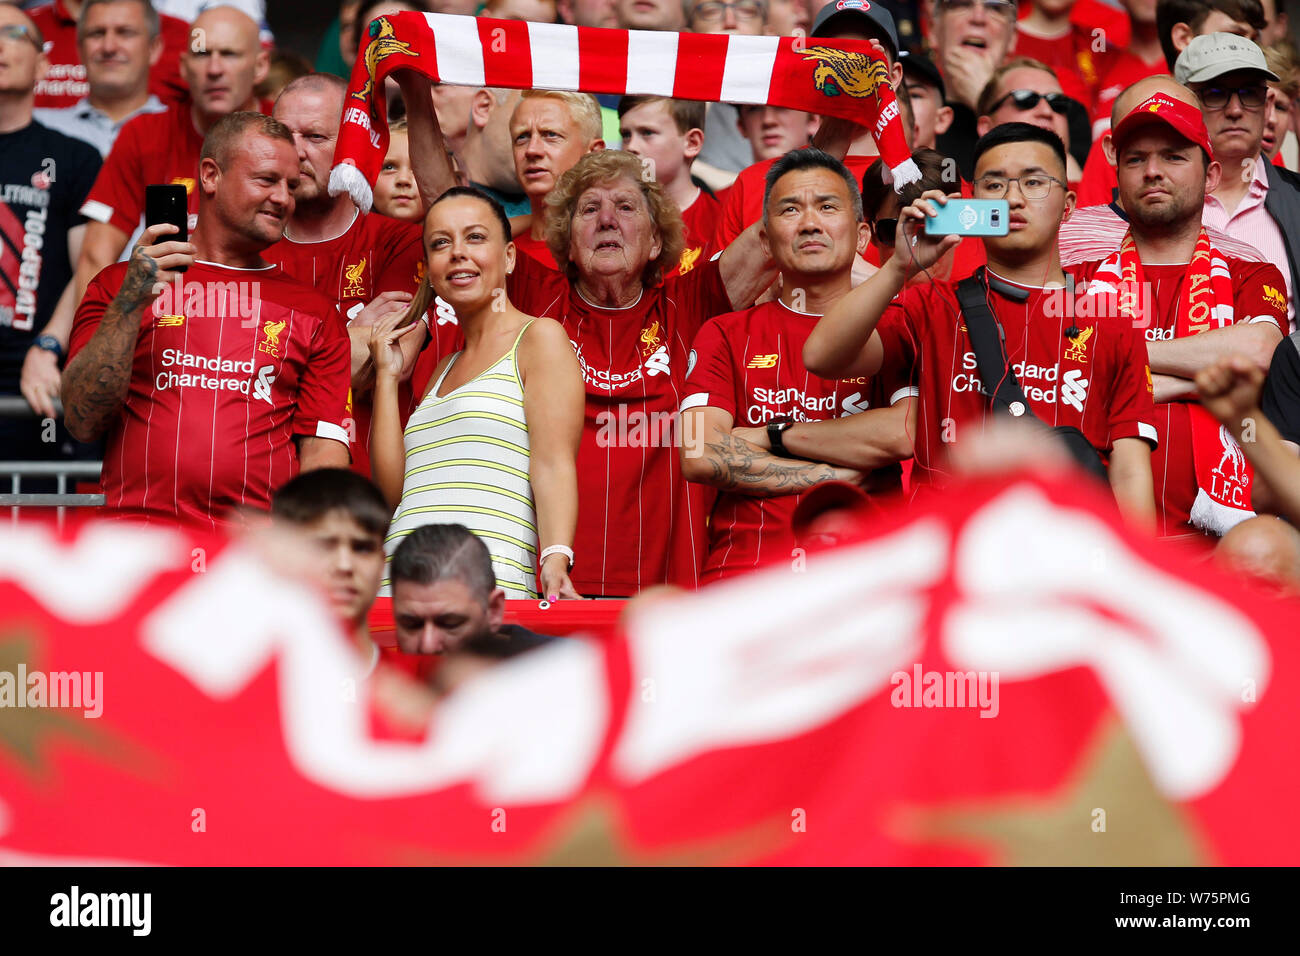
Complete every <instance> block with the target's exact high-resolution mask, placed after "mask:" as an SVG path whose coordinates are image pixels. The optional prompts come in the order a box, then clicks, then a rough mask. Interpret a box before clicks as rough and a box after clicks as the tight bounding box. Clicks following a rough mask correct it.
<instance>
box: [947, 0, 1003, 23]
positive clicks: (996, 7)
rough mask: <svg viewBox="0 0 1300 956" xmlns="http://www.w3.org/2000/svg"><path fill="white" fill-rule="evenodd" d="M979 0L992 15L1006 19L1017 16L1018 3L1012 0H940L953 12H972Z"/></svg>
mask: <svg viewBox="0 0 1300 956" xmlns="http://www.w3.org/2000/svg"><path fill="white" fill-rule="evenodd" d="M977 2H979V6H981V7H983V8H984V12H985V13H987V14H989V15H990V16H995V17H1002V18H1003V19H1004V20H1014V19H1015V18H1016V5H1015V3H1014V2H1012V0H939V6H940V7H941V8H942V9H944V10H948V11H951V12H952V13H970V12H971V11H972V10H974V9H975V6H976V3H977Z"/></svg>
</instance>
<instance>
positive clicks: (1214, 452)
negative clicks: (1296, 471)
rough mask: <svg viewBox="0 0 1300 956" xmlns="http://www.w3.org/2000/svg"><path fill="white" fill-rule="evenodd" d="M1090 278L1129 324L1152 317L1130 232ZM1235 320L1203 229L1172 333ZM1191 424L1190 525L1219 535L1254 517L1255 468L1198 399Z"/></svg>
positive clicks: (1141, 324)
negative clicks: (1146, 311) (1111, 291)
mask: <svg viewBox="0 0 1300 956" xmlns="http://www.w3.org/2000/svg"><path fill="white" fill-rule="evenodd" d="M1095 280H1101V281H1102V282H1107V283H1113V284H1114V286H1115V290H1116V293H1117V296H1118V308H1117V314H1118V315H1119V316H1120V318H1121V319H1122V320H1125V321H1130V322H1132V323H1133V325H1134V327H1135V328H1151V327H1152V326H1153V325H1154V324H1155V317H1154V316H1152V315H1142V311H1143V304H1142V303H1150V305H1149V306H1148V307H1149V308H1150V309H1152V310H1154V308H1155V304H1154V303H1155V296H1154V295H1148V294H1145V292H1146V290H1145V280H1144V279H1143V275H1142V259H1141V257H1140V256H1139V255H1138V251H1137V244H1136V243H1135V242H1134V241H1133V233H1132V231H1129V232H1127V233H1125V234H1124V241H1123V242H1122V243H1121V244H1120V247H1119V251H1118V252H1116V253H1115V254H1114V255H1112V256H1111V257H1110V258H1109V259H1107V260H1106V261H1105V262H1103V263H1102V264H1101V266H1100V267H1098V269H1097V272H1096V276H1095ZM1235 321H1236V310H1235V307H1234V306H1233V297H1232V275H1231V273H1230V272H1229V271H1228V263H1227V260H1225V259H1224V258H1223V256H1222V255H1220V254H1219V251H1218V250H1217V249H1215V248H1214V246H1213V245H1211V243H1210V237H1209V235H1208V234H1207V233H1206V231H1205V228H1204V227H1201V234H1200V236H1199V237H1197V240H1196V251H1195V252H1194V253H1193V254H1192V261H1191V262H1190V263H1189V264H1188V266H1187V274H1186V276H1185V277H1184V278H1183V282H1182V289H1181V291H1180V292H1179V300H1178V316H1177V320H1176V323H1175V326H1174V338H1179V339H1181V338H1186V337H1187V336H1189V335H1199V334H1200V333H1202V332H1208V331H1209V330H1211V329H1224V328H1227V327H1228V326H1230V325H1232V324H1233V322H1235ZM1187 410H1188V412H1189V413H1190V415H1191V425H1192V429H1191V430H1192V461H1193V465H1194V466H1195V470H1196V484H1197V491H1196V501H1195V503H1194V504H1193V505H1192V509H1191V521H1192V524H1193V525H1195V526H1196V527H1198V528H1201V529H1203V530H1206V531H1212V532H1214V533H1215V534H1225V533H1226V532H1227V531H1229V530H1230V529H1231V528H1232V526H1233V525H1235V524H1237V523H1239V522H1241V521H1244V520H1245V519H1247V518H1250V517H1253V516H1254V511H1252V510H1251V508H1250V488H1251V483H1252V482H1253V481H1254V475H1255V471H1254V469H1253V468H1252V467H1251V465H1250V463H1249V462H1248V461H1247V460H1246V455H1245V453H1244V452H1242V450H1241V447H1240V446H1239V445H1238V444H1237V442H1236V439H1234V438H1233V437H1232V434H1231V433H1230V432H1229V431H1228V430H1227V429H1226V428H1224V427H1223V426H1222V425H1220V424H1219V423H1218V422H1217V421H1215V419H1214V416H1212V415H1211V414H1210V413H1209V412H1207V411H1206V410H1205V409H1204V408H1203V407H1201V405H1200V404H1199V403H1196V402H1191V403H1189V404H1188V408H1187Z"/></svg>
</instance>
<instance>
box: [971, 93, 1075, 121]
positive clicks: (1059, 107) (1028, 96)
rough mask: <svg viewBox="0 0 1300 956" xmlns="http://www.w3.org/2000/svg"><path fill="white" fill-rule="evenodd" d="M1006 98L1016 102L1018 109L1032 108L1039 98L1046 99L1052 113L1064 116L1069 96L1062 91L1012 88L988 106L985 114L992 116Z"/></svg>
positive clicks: (1068, 103) (1068, 105) (1068, 104)
mask: <svg viewBox="0 0 1300 956" xmlns="http://www.w3.org/2000/svg"><path fill="white" fill-rule="evenodd" d="M1007 100H1011V102H1013V103H1015V104H1016V109H1018V110H1032V109H1033V108H1034V107H1035V106H1037V105H1038V101H1039V100H1047V105H1048V106H1050V107H1051V108H1052V112H1053V113H1060V114H1061V115H1062V116H1064V115H1065V114H1066V113H1067V112H1068V111H1069V109H1070V98H1069V97H1068V96H1066V95H1065V94H1064V93H1037V92H1035V91H1034V90H1012V91H1011V92H1010V93H1008V94H1007V95H1006V96H1004V97H1002V98H1001V99H1000V100H998V101H997V102H996V103H994V104H993V105H992V106H990V107H989V111H988V113H987V114H986V115H988V116H992V115H993V114H994V113H996V112H997V111H998V110H1000V109H1001V108H1002V104H1003V103H1005V102H1006V101H1007Z"/></svg>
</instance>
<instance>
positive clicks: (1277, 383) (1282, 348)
mask: <svg viewBox="0 0 1300 956" xmlns="http://www.w3.org/2000/svg"><path fill="white" fill-rule="evenodd" d="M1259 404H1260V409H1261V410H1262V411H1263V412H1264V414H1265V415H1266V416H1267V417H1268V420H1269V421H1270V422H1272V423H1273V425H1274V427H1275V428H1277V430H1278V431H1279V432H1281V433H1282V437H1283V438H1285V439H1286V440H1287V441H1293V442H1295V443H1296V444H1298V445H1300V332H1292V333H1291V334H1290V335H1289V336H1287V337H1286V338H1284V339H1283V340H1282V341H1281V342H1279V343H1278V345H1277V348H1276V349H1274V350H1273V361H1272V363H1271V364H1270V365H1269V367H1268V377H1267V378H1265V379H1264V391H1263V393H1262V394H1261V396H1260V400H1259Z"/></svg>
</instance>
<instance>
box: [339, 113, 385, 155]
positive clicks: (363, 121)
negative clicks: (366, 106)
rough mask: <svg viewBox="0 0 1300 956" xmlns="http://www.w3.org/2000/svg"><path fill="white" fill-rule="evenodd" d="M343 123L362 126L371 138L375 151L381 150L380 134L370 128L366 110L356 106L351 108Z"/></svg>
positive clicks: (344, 116) (344, 115)
mask: <svg viewBox="0 0 1300 956" xmlns="http://www.w3.org/2000/svg"><path fill="white" fill-rule="evenodd" d="M343 122H344V123H355V124H356V125H357V126H360V127H361V128H362V129H364V130H365V131H366V134H367V136H368V137H369V138H370V145H371V146H373V147H374V148H375V149H378V148H379V134H378V133H376V132H375V131H374V130H373V129H372V128H371V127H370V117H369V116H367V115H366V111H365V110H363V109H358V108H357V107H355V106H352V107H349V108H348V109H347V111H346V112H345V113H344V114H343Z"/></svg>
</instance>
